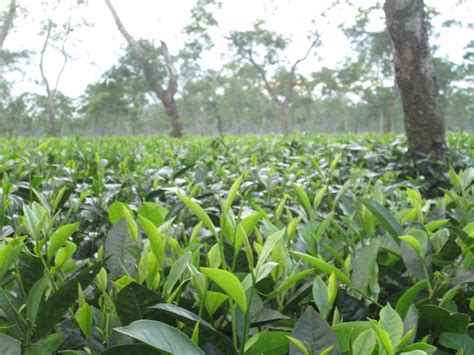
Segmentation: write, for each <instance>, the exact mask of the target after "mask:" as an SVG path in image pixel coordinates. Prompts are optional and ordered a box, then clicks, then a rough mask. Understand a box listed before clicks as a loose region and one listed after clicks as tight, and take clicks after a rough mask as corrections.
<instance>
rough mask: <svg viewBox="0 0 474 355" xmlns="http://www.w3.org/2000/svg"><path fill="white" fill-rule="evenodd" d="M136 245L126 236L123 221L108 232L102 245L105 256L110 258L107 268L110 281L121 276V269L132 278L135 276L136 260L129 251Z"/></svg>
mask: <svg viewBox="0 0 474 355" xmlns="http://www.w3.org/2000/svg"><path fill="white" fill-rule="evenodd" d="M136 245H137V243H136V242H134V241H133V240H132V238H130V236H129V234H128V229H127V226H126V224H125V221H120V222H118V223H117V224H115V225H114V226H113V227H112V228H111V229H110V230H109V232H108V233H107V238H106V239H105V243H104V251H105V256H110V258H109V259H108V260H107V266H108V270H109V272H110V274H109V275H110V278H111V279H112V280H114V279H116V278H119V277H120V276H122V275H123V271H122V269H123V268H125V270H127V272H128V273H129V274H131V275H132V276H134V275H135V273H136V271H135V270H136V265H137V262H138V260H137V259H136V258H135V256H134V255H133V254H132V253H131V252H130V250H131V248H133V247H134V246H136Z"/></svg>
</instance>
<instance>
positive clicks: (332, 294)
mask: <svg viewBox="0 0 474 355" xmlns="http://www.w3.org/2000/svg"><path fill="white" fill-rule="evenodd" d="M336 296H337V280H336V274H335V273H333V272H332V273H331V275H330V276H329V279H328V300H329V306H330V307H331V308H332V306H333V305H334V301H335V300H336Z"/></svg>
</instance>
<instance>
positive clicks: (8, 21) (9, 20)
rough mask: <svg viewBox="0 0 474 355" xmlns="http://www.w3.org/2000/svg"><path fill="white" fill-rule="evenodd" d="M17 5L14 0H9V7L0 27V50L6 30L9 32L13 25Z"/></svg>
mask: <svg viewBox="0 0 474 355" xmlns="http://www.w3.org/2000/svg"><path fill="white" fill-rule="evenodd" d="M17 7H18V5H17V3H16V0H10V8H9V10H8V13H7V16H6V17H5V20H4V21H3V24H2V27H1V28H0V51H1V50H2V49H3V43H4V42H5V40H6V39H7V35H8V32H10V29H11V28H12V27H13V20H15V16H16V9H17Z"/></svg>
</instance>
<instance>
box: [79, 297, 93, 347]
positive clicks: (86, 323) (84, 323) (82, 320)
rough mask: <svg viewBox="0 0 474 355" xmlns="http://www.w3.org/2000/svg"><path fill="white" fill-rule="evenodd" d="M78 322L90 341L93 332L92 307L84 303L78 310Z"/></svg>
mask: <svg viewBox="0 0 474 355" xmlns="http://www.w3.org/2000/svg"><path fill="white" fill-rule="evenodd" d="M76 321H77V323H78V324H79V328H81V331H82V333H83V334H84V335H85V337H86V338H87V339H89V337H90V334H91V330H92V322H93V317H92V310H91V307H90V306H89V305H88V304H87V303H84V304H83V305H82V306H81V307H79V309H78V310H77V312H76Z"/></svg>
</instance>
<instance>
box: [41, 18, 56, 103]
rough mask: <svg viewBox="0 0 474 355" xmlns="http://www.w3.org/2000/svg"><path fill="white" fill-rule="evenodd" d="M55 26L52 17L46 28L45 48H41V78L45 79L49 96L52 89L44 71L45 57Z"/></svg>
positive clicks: (44, 82)
mask: <svg viewBox="0 0 474 355" xmlns="http://www.w3.org/2000/svg"><path fill="white" fill-rule="evenodd" d="M52 28H53V22H52V21H51V19H50V20H49V21H48V28H47V30H46V37H45V38H44V43H43V48H42V49H41V55H40V65H39V67H40V73H41V78H42V80H43V84H44V86H45V88H46V93H47V94H48V96H49V95H50V92H51V89H50V86H49V81H48V78H47V77H46V74H45V71H44V57H45V55H46V50H47V49H48V44H49V39H50V38H51V30H52Z"/></svg>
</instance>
